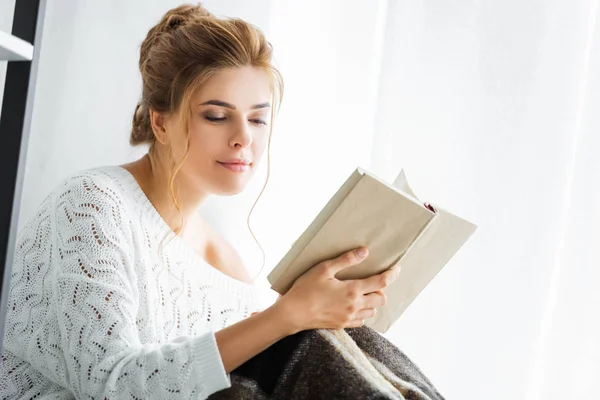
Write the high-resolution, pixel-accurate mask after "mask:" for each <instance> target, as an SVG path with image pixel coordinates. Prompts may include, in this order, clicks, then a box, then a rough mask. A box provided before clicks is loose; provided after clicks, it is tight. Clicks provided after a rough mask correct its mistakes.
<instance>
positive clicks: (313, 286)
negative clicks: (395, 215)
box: [275, 247, 400, 333]
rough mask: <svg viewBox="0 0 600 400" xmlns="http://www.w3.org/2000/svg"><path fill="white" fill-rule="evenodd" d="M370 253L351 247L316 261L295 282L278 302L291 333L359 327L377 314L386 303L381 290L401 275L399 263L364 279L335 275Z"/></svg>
mask: <svg viewBox="0 0 600 400" xmlns="http://www.w3.org/2000/svg"><path fill="white" fill-rule="evenodd" d="M361 250H364V254H361ZM367 256H368V250H367V249H366V248H364V247H362V248H358V249H354V250H350V251H348V252H346V253H344V254H342V255H341V256H339V257H337V258H334V259H332V260H327V261H324V262H321V263H319V264H317V265H316V266H315V267H313V268H311V269H310V270H308V271H307V272H306V273H304V274H303V275H301V276H300V277H299V278H298V279H297V280H296V281H295V282H294V284H293V285H292V287H291V289H290V290H289V291H288V292H287V293H285V295H283V296H282V297H281V299H280V300H279V301H278V302H277V303H276V304H275V306H276V307H279V308H280V309H281V310H282V311H283V312H282V315H283V316H284V318H285V320H286V321H287V322H288V323H289V324H290V325H291V326H290V330H291V332H292V333H296V332H299V331H302V330H306V329H318V328H329V329H343V328H354V327H359V326H362V325H363V324H364V320H365V319H367V318H370V317H372V316H374V315H375V308H376V307H379V306H382V305H384V304H385V302H386V298H385V294H384V293H383V292H382V291H381V289H383V288H385V287H386V286H388V285H389V284H390V283H392V282H393V281H394V280H395V279H396V278H397V277H398V273H399V272H400V267H399V266H397V267H396V268H393V269H388V270H386V271H384V272H382V273H380V274H377V275H374V276H371V277H368V278H364V279H354V280H346V281H341V280H338V279H336V278H335V275H336V274H337V273H338V272H340V271H341V270H343V269H345V268H348V267H351V266H353V265H356V264H358V263H360V262H362V261H363V260H364V259H365V258H367Z"/></svg>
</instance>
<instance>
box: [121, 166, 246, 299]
mask: <svg viewBox="0 0 600 400" xmlns="http://www.w3.org/2000/svg"><path fill="white" fill-rule="evenodd" d="M111 175H113V177H115V178H117V179H119V180H121V182H123V183H124V185H125V186H126V188H128V189H131V194H133V196H134V198H135V200H136V203H137V204H140V205H141V206H142V207H143V208H144V209H145V210H146V211H147V214H148V215H149V217H150V218H151V219H152V221H153V222H155V223H156V224H158V225H159V226H160V227H161V229H163V230H164V231H165V232H167V234H168V240H167V241H165V244H164V245H165V246H173V250H174V251H175V252H176V253H177V254H181V255H182V256H183V257H184V258H185V259H187V260H190V261H192V262H193V263H194V264H198V265H199V266H200V267H201V268H203V269H204V270H206V271H207V273H208V274H210V275H211V277H212V278H214V279H216V280H217V281H220V282H222V283H223V284H225V285H226V286H227V287H229V288H231V289H240V290H248V291H254V290H257V289H258V287H257V286H256V285H254V284H250V283H247V282H243V281H240V280H238V279H236V278H234V277H232V276H230V275H228V274H226V273H224V272H223V271H221V270H219V269H217V268H215V267H213V266H212V265H210V264H209V263H208V262H207V261H206V260H205V259H204V258H202V257H200V255H198V253H196V252H195V251H194V249H192V248H191V247H190V246H189V245H188V244H187V243H185V242H184V241H183V240H182V239H181V238H180V237H179V236H178V235H177V234H175V232H174V231H173V230H172V229H171V227H170V226H169V224H167V222H166V221H165V220H164V219H163V217H162V216H161V215H160V213H159V212H158V210H157V209H156V208H155V207H154V205H153V204H152V202H151V201H150V199H148V196H146V193H144V191H143V190H142V188H141V187H140V185H139V183H138V182H137V180H136V179H135V177H134V176H133V175H132V174H131V172H129V171H128V170H126V169H125V168H123V167H121V166H114V169H113V174H111Z"/></svg>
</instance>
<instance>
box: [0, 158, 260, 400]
mask: <svg viewBox="0 0 600 400" xmlns="http://www.w3.org/2000/svg"><path fill="white" fill-rule="evenodd" d="M169 233H171V236H168V234H169ZM259 297H260V296H259V292H258V288H256V287H255V286H252V285H249V284H245V283H243V282H240V281H238V280H236V279H233V278H231V277H230V276H228V275H226V274H224V273H222V272H220V271H219V270H217V269H215V268H213V267H212V266H210V265H208V264H207V263H206V262H205V261H204V260H203V259H202V258H201V257H200V256H198V255H197V254H196V253H195V252H194V251H193V250H192V249H191V247H189V246H187V244H185V243H184V242H183V241H181V240H180V239H179V238H178V237H177V236H174V235H173V234H172V231H171V230H170V229H169V227H168V225H167V224H166V223H165V221H164V220H163V219H162V218H161V217H160V215H159V214H158V212H157V211H156V210H155V209H154V207H153V206H152V204H151V203H150V201H149V200H148V198H147V197H146V196H145V195H144V193H143V191H142V190H141V189H140V187H139V186H138V184H137V182H136V181H135V179H134V178H133V176H132V175H130V174H129V172H127V171H126V170H124V169H123V168H120V167H104V168H97V169H93V170H89V171H85V172H83V173H80V174H78V175H76V176H73V177H71V178H69V179H67V180H66V181H65V182H64V183H63V184H62V185H60V186H59V187H58V188H57V189H56V190H54V191H53V193H52V194H51V195H50V196H48V197H47V198H46V199H45V200H44V202H43V203H42V205H41V206H40V208H39V209H38V211H37V212H36V214H35V215H34V216H33V217H32V218H31V220H30V221H29V222H28V223H27V225H26V226H25V227H24V229H23V230H22V232H21V233H20V235H19V238H18V240H17V245H16V250H15V257H14V265H13V269H12V274H11V285H10V292H9V301H8V309H7V317H6V325H5V334H4V349H3V354H2V364H3V365H2V370H1V371H0V398H1V399H12V398H15V399H21V398H23V399H37V398H52V399H72V398H74V397H75V398H77V399H99V400H103V399H125V398H127V399H167V398H168V399H192V398H194V399H197V398H205V397H207V396H208V395H210V394H211V393H214V392H216V391H219V390H221V389H224V388H227V387H229V386H230V380H229V376H228V374H226V372H225V369H224V367H223V363H222V360H221V357H220V354H219V351H218V348H217V345H216V341H215V336H214V332H215V331H218V330H220V329H222V328H224V327H226V326H228V325H231V324H233V323H235V322H237V321H240V320H241V319H244V318H246V317H247V316H249V315H250V313H251V312H253V311H255V310H256V309H257V308H259V307H258V304H259Z"/></svg>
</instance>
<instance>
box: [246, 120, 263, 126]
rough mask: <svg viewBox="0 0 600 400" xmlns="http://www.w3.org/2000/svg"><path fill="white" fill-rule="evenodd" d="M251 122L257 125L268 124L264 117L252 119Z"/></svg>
mask: <svg viewBox="0 0 600 400" xmlns="http://www.w3.org/2000/svg"><path fill="white" fill-rule="evenodd" d="M250 122H252V123H253V124H255V125H261V126H267V122H266V121H263V120H262V119H251V120H250Z"/></svg>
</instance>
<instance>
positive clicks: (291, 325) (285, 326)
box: [263, 298, 302, 336]
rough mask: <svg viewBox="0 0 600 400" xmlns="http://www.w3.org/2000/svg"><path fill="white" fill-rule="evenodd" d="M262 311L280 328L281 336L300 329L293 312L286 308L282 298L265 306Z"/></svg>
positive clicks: (291, 333)
mask: <svg viewBox="0 0 600 400" xmlns="http://www.w3.org/2000/svg"><path fill="white" fill-rule="evenodd" d="M263 313H266V316H268V318H270V319H271V321H272V323H274V324H275V325H276V326H277V327H278V328H279V330H280V333H281V334H282V335H283V336H290V335H293V334H295V333H298V332H300V331H301V330H302V328H300V326H298V323H297V322H296V319H295V313H294V312H293V311H292V310H289V309H288V306H287V303H286V302H284V301H283V298H281V299H279V300H278V301H277V302H276V303H275V304H273V305H272V306H270V307H269V308H267V309H266V310H265V311H263Z"/></svg>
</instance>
